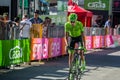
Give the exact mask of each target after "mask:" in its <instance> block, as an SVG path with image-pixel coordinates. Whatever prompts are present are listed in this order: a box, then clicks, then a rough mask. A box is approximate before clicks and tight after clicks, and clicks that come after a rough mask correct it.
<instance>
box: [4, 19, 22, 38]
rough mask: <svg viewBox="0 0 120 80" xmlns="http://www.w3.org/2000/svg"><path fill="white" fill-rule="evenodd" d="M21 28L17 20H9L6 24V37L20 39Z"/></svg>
mask: <svg viewBox="0 0 120 80" xmlns="http://www.w3.org/2000/svg"><path fill="white" fill-rule="evenodd" d="M19 34H20V29H19V26H17V25H16V23H15V22H12V21H9V22H7V23H6V24H5V39H6V40H14V39H20V35H19Z"/></svg>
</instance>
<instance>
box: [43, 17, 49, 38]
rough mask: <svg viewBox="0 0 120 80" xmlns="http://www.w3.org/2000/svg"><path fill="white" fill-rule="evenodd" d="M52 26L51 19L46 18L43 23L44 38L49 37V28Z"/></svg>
mask: <svg viewBox="0 0 120 80" xmlns="http://www.w3.org/2000/svg"><path fill="white" fill-rule="evenodd" d="M50 25H51V18H49V17H45V20H44V22H43V33H42V37H44V38H45V37H48V27H49V26H50Z"/></svg>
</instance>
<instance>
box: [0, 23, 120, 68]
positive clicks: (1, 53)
mask: <svg viewBox="0 0 120 80" xmlns="http://www.w3.org/2000/svg"><path fill="white" fill-rule="evenodd" d="M119 29H120V28H117V29H116V32H114V33H115V34H114V35H111V34H105V29H104V28H94V27H91V28H89V27H85V32H84V33H85V42H86V45H85V47H86V49H87V50H91V49H95V48H105V47H111V46H114V47H116V46H120V34H119V33H120V30H119ZM42 30H43V27H42V25H39V24H35V25H33V28H32V29H31V35H32V37H31V40H29V39H21V40H20V39H15V40H0V66H9V65H11V64H19V63H23V62H29V61H32V60H41V59H48V58H52V57H57V56H60V55H65V54H67V53H66V47H65V46H66V44H65V39H64V26H56V27H49V28H48V35H47V36H48V37H46V38H43V37H42ZM117 31H118V32H117Z"/></svg>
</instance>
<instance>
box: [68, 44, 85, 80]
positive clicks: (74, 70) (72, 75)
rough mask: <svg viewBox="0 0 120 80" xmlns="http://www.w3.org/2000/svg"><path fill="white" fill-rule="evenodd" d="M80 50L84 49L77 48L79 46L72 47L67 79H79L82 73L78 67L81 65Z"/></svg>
mask: <svg viewBox="0 0 120 80" xmlns="http://www.w3.org/2000/svg"><path fill="white" fill-rule="evenodd" d="M81 50H84V49H79V46H77V47H75V49H74V58H73V61H72V63H71V66H70V69H69V76H68V80H80V79H81V75H82V71H81V67H80V65H81V58H80V53H81V52H82V51H81Z"/></svg>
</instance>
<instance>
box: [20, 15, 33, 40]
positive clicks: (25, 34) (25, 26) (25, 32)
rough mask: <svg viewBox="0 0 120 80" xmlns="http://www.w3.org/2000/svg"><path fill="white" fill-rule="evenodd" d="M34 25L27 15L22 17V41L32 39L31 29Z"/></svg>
mask: <svg viewBox="0 0 120 80" xmlns="http://www.w3.org/2000/svg"><path fill="white" fill-rule="evenodd" d="M31 24H32V23H31V22H30V21H29V20H28V16H27V15H26V14H25V15H23V17H22V21H21V22H20V37H21V39H29V38H30V29H31V27H32V25H31Z"/></svg>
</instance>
